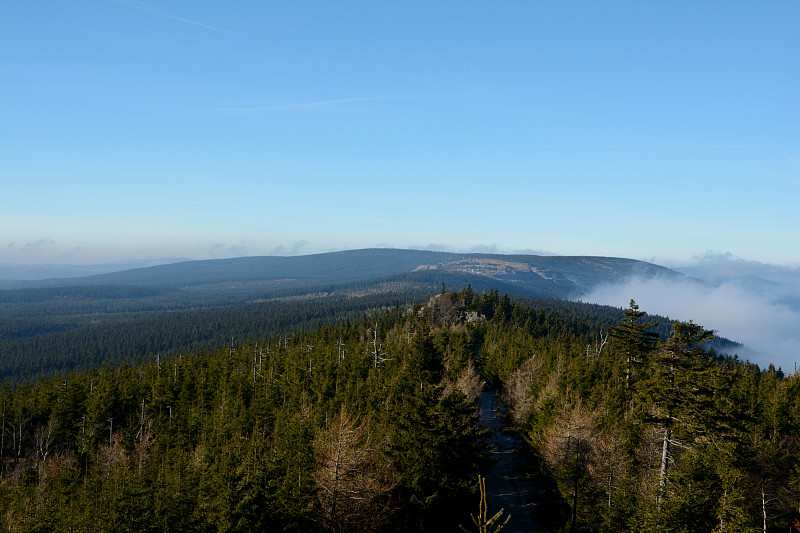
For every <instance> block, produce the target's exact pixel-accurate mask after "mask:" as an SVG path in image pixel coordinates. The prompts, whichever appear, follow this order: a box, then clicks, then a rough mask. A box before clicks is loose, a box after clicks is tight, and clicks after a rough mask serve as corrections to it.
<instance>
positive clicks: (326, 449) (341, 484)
mask: <svg viewBox="0 0 800 533" xmlns="http://www.w3.org/2000/svg"><path fill="white" fill-rule="evenodd" d="M385 445H386V441H385V439H375V438H374V437H373V436H372V435H370V432H369V428H368V424H367V423H366V422H361V423H358V422H357V421H356V420H354V419H353V417H352V416H351V415H350V413H349V412H348V410H347V409H346V408H345V407H344V406H342V409H341V411H340V412H339V416H337V417H335V418H334V419H333V421H332V423H330V424H328V426H327V427H326V428H325V429H324V430H323V431H322V432H321V434H320V435H319V436H318V437H317V441H316V445H315V453H316V456H317V468H316V470H315V471H314V480H315V481H316V482H317V484H318V485H319V487H320V490H319V493H318V494H319V501H320V508H319V522H320V524H321V525H322V526H323V527H324V528H325V529H326V530H328V531H333V532H336V533H345V532H350V531H374V530H377V529H380V528H381V527H382V526H383V525H385V524H386V523H387V521H388V520H389V518H390V517H391V514H392V510H391V492H392V489H393V488H394V487H395V485H396V483H395V481H394V479H393V476H392V468H391V463H390V461H389V460H388V459H386V458H385V456H383V454H382V453H381V452H382V448H384V447H385Z"/></svg>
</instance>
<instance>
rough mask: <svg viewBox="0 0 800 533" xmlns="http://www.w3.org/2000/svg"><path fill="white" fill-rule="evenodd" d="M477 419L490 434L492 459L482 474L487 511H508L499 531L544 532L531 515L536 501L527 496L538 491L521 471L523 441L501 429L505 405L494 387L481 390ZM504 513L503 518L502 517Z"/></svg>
mask: <svg viewBox="0 0 800 533" xmlns="http://www.w3.org/2000/svg"><path fill="white" fill-rule="evenodd" d="M480 409H481V421H482V422H483V425H484V427H486V428H487V429H489V430H491V431H492V436H491V437H490V440H491V444H492V448H493V452H492V459H494V460H495V461H496V463H495V464H494V466H493V467H492V469H491V470H490V471H489V472H488V473H487V474H486V499H487V501H488V504H489V515H490V516H491V515H493V514H494V513H496V512H497V511H498V510H500V509H505V513H507V514H510V515H511V519H510V520H509V522H508V524H507V525H506V527H505V528H503V530H502V532H503V533H545V531H546V530H545V529H543V528H541V527H540V526H539V525H538V524H536V523H535V522H534V521H533V519H532V518H531V511H533V510H534V509H535V508H536V504H535V503H534V502H533V501H531V500H530V499H529V498H530V497H531V496H532V495H535V494H537V493H539V492H540V487H537V486H536V485H537V483H536V480H535V479H534V478H531V477H530V476H526V475H525V467H526V460H525V457H524V455H523V449H524V445H523V443H522V441H521V440H520V439H519V437H517V436H516V435H513V434H509V433H503V432H502V431H501V430H502V427H503V418H504V416H505V406H504V405H503V404H502V403H501V402H500V401H498V399H497V392H496V391H484V392H483V393H482V394H481V398H480ZM505 513H504V515H503V516H504V518H505Z"/></svg>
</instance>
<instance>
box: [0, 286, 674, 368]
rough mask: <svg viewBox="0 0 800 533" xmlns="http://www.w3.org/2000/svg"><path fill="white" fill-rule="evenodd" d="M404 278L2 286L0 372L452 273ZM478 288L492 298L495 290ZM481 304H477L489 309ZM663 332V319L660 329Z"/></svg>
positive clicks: (612, 312) (195, 334)
mask: <svg viewBox="0 0 800 533" xmlns="http://www.w3.org/2000/svg"><path fill="white" fill-rule="evenodd" d="M407 276H408V277H407V278H406V277H404V276H400V277H398V279H399V278H402V279H400V281H398V280H396V279H395V280H394V281H390V280H388V279H387V280H384V282H382V283H379V284H377V285H376V284H374V283H372V282H370V283H367V282H364V283H363V284H361V283H350V284H343V285H330V286H320V287H317V288H315V289H314V291H313V292H311V293H306V292H297V291H293V290H287V291H284V292H280V293H270V294H271V295H272V296H270V297H269V298H267V297H266V296H265V294H264V293H263V292H258V291H255V292H254V291H253V290H251V289H249V288H248V289H244V288H239V289H233V288H230V289H227V290H225V291H221V292H218V291H216V290H215V291H210V292H209V293H203V292H202V291H199V292H198V291H197V290H194V292H192V291H187V290H175V289H160V288H154V287H137V286H88V287H84V286H81V287H53V288H43V289H20V290H12V291H0V354H2V357H0V380H7V381H9V382H11V383H21V382H23V381H26V380H30V379H33V378H35V377H37V376H41V375H52V374H54V373H59V372H63V371H67V370H88V369H90V368H94V367H97V366H99V365H100V364H101V363H103V362H107V363H112V364H118V363H121V362H127V363H137V362H141V361H145V360H147V359H148V358H152V357H155V356H156V355H157V354H161V355H162V356H164V357H167V356H173V355H178V354H180V353H190V352H197V351H200V350H212V349H214V348H215V347H218V346H220V345H223V344H228V343H230V339H231V337H233V339H234V342H237V343H241V342H245V341H252V342H257V341H259V340H260V339H266V338H274V337H278V336H282V335H286V334H288V333H290V332H293V331H298V330H305V331H307V330H313V329H314V328H316V327H317V326H319V325H320V324H323V323H330V322H332V321H334V320H343V319H350V320H358V319H360V318H361V316H362V315H363V314H364V313H374V312H376V311H377V310H381V309H385V308H387V307H393V306H395V305H402V306H407V305H413V304H414V303H419V302H424V301H426V300H427V299H428V298H429V297H430V296H431V295H432V294H435V293H436V292H439V289H440V287H441V285H440V284H441V283H444V282H445V281H449V280H450V278H449V277H448V275H446V274H437V275H435V276H434V275H433V274H432V273H430V272H418V273H413V275H412V274H409V275H407ZM412 278H413V279H412ZM443 280H444V281H443ZM488 281H490V280H488ZM488 281H487V280H484V281H483V282H482V283H484V284H485V283H487V282H488ZM437 283H438V284H439V285H438V286H437ZM481 287H483V285H479V286H478V287H476V288H475V290H481ZM484 288H485V290H486V293H487V297H489V295H491V299H492V302H493V304H494V305H496V304H497V303H498V302H499V299H500V297H499V296H498V291H497V290H496V289H491V287H488V286H486V287H484ZM490 289H491V290H490ZM518 301H520V302H524V303H526V304H528V305H530V306H532V307H535V308H537V309H539V310H541V311H546V312H548V313H551V314H552V313H558V314H559V316H561V317H563V318H562V319H561V320H562V321H567V322H570V327H574V328H584V329H585V328H588V327H590V326H591V327H593V328H594V327H595V326H597V328H598V329H599V327H602V326H604V327H606V329H608V327H609V326H610V325H611V324H614V323H616V322H617V321H619V319H620V318H621V316H622V315H621V311H620V310H619V309H616V308H612V307H608V306H597V305H591V304H582V303H575V302H568V301H563V300H552V299H547V298H532V297H528V298H526V299H519V300H518ZM488 307H490V305H489V304H487V309H484V310H483V311H484V312H485V314H487V315H489V316H491V313H492V312H493V311H492V310H489V309H488ZM539 320H541V318H540V319H539ZM665 324H666V321H665ZM667 332H668V325H665V326H664V329H663V331H662V333H663V334H666V333H667Z"/></svg>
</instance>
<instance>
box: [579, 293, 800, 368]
mask: <svg viewBox="0 0 800 533" xmlns="http://www.w3.org/2000/svg"><path fill="white" fill-rule="evenodd" d="M787 289H788V287H787ZM631 299H634V300H636V303H637V304H638V305H639V308H640V309H641V310H642V311H646V312H647V313H648V314H657V315H663V316H668V317H670V318H672V319H676V320H683V321H688V320H693V321H694V322H695V323H697V324H700V325H702V326H703V327H705V328H706V329H713V330H715V331H716V332H717V333H718V335H720V336H722V337H726V338H728V339H731V340H734V341H738V342H741V343H743V344H744V345H745V348H744V349H740V350H738V351H737V352H738V355H739V357H740V358H741V359H749V360H750V361H751V362H754V363H756V364H758V365H759V366H760V367H761V368H766V367H767V366H769V364H770V363H773V364H774V365H775V366H776V367H781V368H782V369H783V370H784V372H786V373H787V374H788V373H792V372H794V369H795V363H800V310H798V309H796V308H793V307H790V306H789V305H787V304H786V303H783V302H781V301H780V297H779V295H778V293H777V291H760V290H756V289H754V288H752V287H749V286H747V285H746V284H743V283H741V282H740V281H726V282H723V283H720V284H716V285H712V284H705V283H701V282H697V281H694V280H690V279H687V280H686V281H671V280H665V279H648V280H645V279H632V280H629V281H627V282H626V283H623V284H619V285H606V286H601V287H598V288H597V289H595V290H594V291H592V292H591V293H590V294H587V295H584V296H582V297H581V300H582V301H584V302H592V303H598V304H603V305H613V306H615V307H623V308H627V307H628V303H629V302H630V300H631Z"/></svg>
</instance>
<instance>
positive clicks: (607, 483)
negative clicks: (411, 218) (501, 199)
mask: <svg viewBox="0 0 800 533" xmlns="http://www.w3.org/2000/svg"><path fill="white" fill-rule="evenodd" d="M330 301H331V300H325V302H330ZM534 303H535V304H536V305H525V304H520V303H516V302H514V301H513V300H512V299H511V298H510V297H508V296H507V295H503V296H498V294H497V292H496V291H491V292H489V293H483V294H478V293H476V292H473V291H472V290H471V289H469V288H467V289H465V290H463V291H460V292H440V293H439V294H437V295H436V296H434V297H433V298H431V299H429V300H427V301H425V302H424V303H423V304H420V303H417V304H416V305H413V306H400V305H397V306H393V307H392V308H390V309H386V310H384V311H382V312H377V313H374V314H371V315H369V316H367V315H364V316H362V317H361V318H360V319H355V320H337V321H335V322H332V323H328V324H325V325H322V326H319V327H317V328H314V329H308V330H305V331H295V332H294V333H293V334H290V335H283V336H281V337H278V336H269V335H268V336H266V337H265V338H263V339H260V340H258V341H257V342H240V343H236V344H234V345H225V346H220V347H218V348H217V349H215V350H212V351H205V352H195V353H182V354H181V355H179V356H177V355H176V356H172V357H164V356H162V357H158V358H151V359H150V360H148V361H145V362H142V363H140V364H136V365H128V364H120V365H102V366H99V367H97V368H93V369H90V370H88V371H85V372H75V371H72V372H64V373H61V374H59V375H57V376H53V377H51V378H48V379H39V380H37V381H36V382H29V383H25V384H21V385H19V386H17V387H10V386H8V385H6V384H4V385H2V386H0V404H2V406H3V408H2V417H1V418H2V423H1V424H0V426H1V427H0V435H2V439H0V523H2V527H0V529H2V530H3V531H9V532H25V533H28V532H39V531H47V532H51V531H52V532H64V533H66V532H70V531H87V532H95V531H97V532H99V531H117V532H127V531H131V532H134V531H135V532H139V531H202V532H206V531H208V532H210V531H229V532H249V531H284V532H303V533H325V532H337V533H355V532H359V533H369V532H373V533H384V532H385V533H400V532H405V531H408V532H412V531H420V529H422V526H424V530H425V531H437V532H441V533H450V532H456V531H476V530H477V531H492V530H494V529H488V528H486V527H482V526H485V525H486V524H484V523H483V522H480V523H479V524H480V526H479V525H477V524H476V526H474V527H473V525H472V522H471V520H470V517H469V514H470V513H472V514H473V516H477V515H476V514H475V511H477V510H478V509H479V507H478V505H479V504H478V502H479V500H478V494H477V490H476V489H477V480H478V478H477V476H478V475H482V474H483V475H487V477H489V476H491V475H492V474H491V472H490V471H489V468H490V464H489V458H490V456H489V452H490V448H489V446H488V442H487V441H486V440H485V437H486V436H487V433H486V431H484V429H483V428H482V427H481V425H480V423H479V420H478V417H477V412H476V403H475V401H476V399H477V398H478V397H479V395H480V393H481V389H482V387H483V385H484V384H490V385H491V386H493V387H497V388H498V389H499V390H500V391H501V392H500V396H501V398H502V399H503V401H504V402H505V403H506V405H507V407H508V411H507V413H508V417H507V418H506V420H507V421H508V422H510V423H511V424H513V429H515V430H516V431H517V432H518V434H519V435H520V437H521V438H522V439H524V441H525V442H526V443H527V446H528V447H529V449H530V450H531V451H532V452H533V453H532V454H530V455H529V457H530V463H529V465H530V466H529V467H527V468H528V469H527V470H526V471H525V472H519V476H526V477H535V478H536V479H537V480H539V483H540V484H541V486H542V491H540V492H537V493H530V492H529V493H526V494H525V495H524V496H525V500H526V501H527V502H532V503H533V504H534V505H533V506H532V512H533V513H534V516H533V518H534V521H535V523H537V524H540V525H541V526H542V530H545V531H595V532H598V533H634V532H636V533H686V532H692V533H716V532H723V531H728V532H750V533H754V532H756V531H759V532H765V533H781V532H786V531H787V530H788V529H789V527H790V525H789V524H790V523H791V520H792V516H793V513H794V510H796V509H797V506H798V503H800V451H799V450H800V447H798V434H799V433H798V430H799V429H800V379H798V376H794V375H793V376H783V375H781V374H780V373H778V372H775V371H774V370H772V369H771V370H767V371H761V370H759V369H758V368H757V367H756V366H754V365H751V364H746V363H741V362H739V361H736V360H733V359H729V358H728V359H723V358H719V357H715V354H714V353H713V352H711V351H709V350H708V349H707V345H706V340H707V339H708V338H709V337H710V336H711V334H710V332H708V331H705V330H704V329H703V327H702V326H699V325H696V324H694V323H691V322H688V323H686V322H679V323H675V324H672V325H671V328H670V329H671V332H670V333H669V336H668V337H667V338H660V337H661V336H660V335H659V334H658V333H657V332H656V331H654V330H653V328H652V327H651V322H656V321H659V322H660V320H659V319H657V318H656V317H652V316H647V315H645V313H644V312H643V311H640V310H639V309H638V307H637V306H635V304H634V303H631V306H630V308H629V309H628V310H627V311H624V312H623V313H621V316H619V317H618V319H617V320H616V321H615V324H614V325H612V327H611V328H610V329H609V327H608V325H607V323H606V322H607V321H606V320H605V319H604V318H603V316H604V314H605V311H606V310H605V309H603V308H601V307H600V306H594V307H589V306H587V304H577V303H570V302H563V301H556V300H545V299H542V300H541V301H539V302H534ZM562 304H563V306H562ZM547 305H551V306H552V308H546V306H547ZM576 311H583V312H582V313H576ZM336 314H337V315H339V316H341V313H339V312H337V313H336ZM254 316H255V315H254ZM239 322H246V320H244V321H243V320H239ZM484 510H485V509H484ZM494 512H496V510H493V511H492V513H494ZM515 512H520V511H515ZM481 516H482V517H483V519H484V520H483V521H484V522H485V520H486V519H488V516H486V515H485V513H483V514H482V515H481ZM459 525H461V526H468V529H463V528H459V527H458V526H459ZM495 525H497V524H495ZM509 529H510V528H509Z"/></svg>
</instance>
